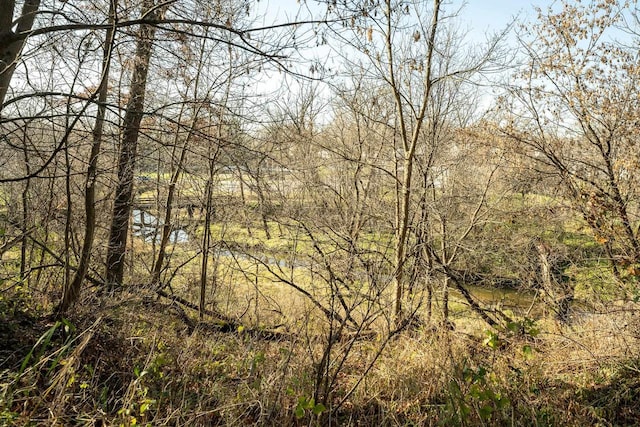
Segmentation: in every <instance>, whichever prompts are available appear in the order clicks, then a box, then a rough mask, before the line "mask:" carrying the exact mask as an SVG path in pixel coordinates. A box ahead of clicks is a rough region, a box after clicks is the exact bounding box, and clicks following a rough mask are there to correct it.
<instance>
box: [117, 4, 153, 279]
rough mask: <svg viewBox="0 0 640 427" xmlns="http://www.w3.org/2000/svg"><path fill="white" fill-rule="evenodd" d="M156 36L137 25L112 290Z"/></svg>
mask: <svg viewBox="0 0 640 427" xmlns="http://www.w3.org/2000/svg"><path fill="white" fill-rule="evenodd" d="M153 7H154V4H153V0H144V2H143V14H144V15H147V16H148V17H149V18H152V19H153V18H156V16H155V15H157V14H161V12H162V11H160V10H156V9H153ZM154 36H155V27H154V26H151V25H147V24H142V25H141V26H140V32H139V35H138V45H137V48H136V55H135V66H134V70H133V76H132V80H131V90H130V93H129V102H128V103H127V108H126V112H125V116H124V124H123V126H124V131H123V134H122V142H121V144H120V156H119V159H118V182H117V184H116V195H115V200H114V204H113V217H112V220H111V230H110V233H109V248H108V251H107V274H106V275H107V286H108V288H109V289H110V290H113V289H115V288H117V287H119V286H121V285H122V282H123V278H124V264H125V252H126V247H127V237H128V234H129V216H130V215H131V206H132V203H133V175H134V169H135V164H136V152H137V148H138V136H139V134H140V122H141V120H142V116H143V114H144V112H143V107H144V97H145V93H146V85H147V73H148V71H149V60H150V59H151V51H152V46H153V38H154Z"/></svg>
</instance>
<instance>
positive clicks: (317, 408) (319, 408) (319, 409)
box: [313, 403, 327, 415]
mask: <svg viewBox="0 0 640 427" xmlns="http://www.w3.org/2000/svg"><path fill="white" fill-rule="evenodd" d="M326 410H327V408H326V407H325V406H324V405H323V404H322V403H318V404H317V405H316V406H314V407H313V414H314V415H320V414H322V413H323V412H324V411H326Z"/></svg>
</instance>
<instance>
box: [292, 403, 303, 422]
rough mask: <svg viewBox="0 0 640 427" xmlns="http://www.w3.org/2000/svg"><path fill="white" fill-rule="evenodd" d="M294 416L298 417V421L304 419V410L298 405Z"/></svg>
mask: <svg viewBox="0 0 640 427" xmlns="http://www.w3.org/2000/svg"><path fill="white" fill-rule="evenodd" d="M294 414H295V415H296V418H298V419H300V418H302V417H304V408H303V407H302V406H300V405H299V404H298V405H297V406H296V410H295V412H294Z"/></svg>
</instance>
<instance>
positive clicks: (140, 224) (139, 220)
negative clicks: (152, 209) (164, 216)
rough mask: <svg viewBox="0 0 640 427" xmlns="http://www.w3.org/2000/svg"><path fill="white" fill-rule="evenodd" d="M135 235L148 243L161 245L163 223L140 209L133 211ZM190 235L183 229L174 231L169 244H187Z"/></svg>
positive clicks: (170, 235)
mask: <svg viewBox="0 0 640 427" xmlns="http://www.w3.org/2000/svg"><path fill="white" fill-rule="evenodd" d="M132 229H133V235H134V236H137V237H142V238H143V239H144V241H145V242H147V243H153V242H155V243H160V240H161V238H162V223H161V222H160V221H159V220H158V218H156V217H155V216H154V215H151V214H150V213H149V212H145V211H143V210H140V209H134V210H133V226H132ZM188 241H189V234H187V232H186V231H184V230H183V229H178V230H173V231H172V232H171V234H169V243H187V242H188Z"/></svg>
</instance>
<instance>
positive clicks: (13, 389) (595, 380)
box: [0, 292, 640, 426]
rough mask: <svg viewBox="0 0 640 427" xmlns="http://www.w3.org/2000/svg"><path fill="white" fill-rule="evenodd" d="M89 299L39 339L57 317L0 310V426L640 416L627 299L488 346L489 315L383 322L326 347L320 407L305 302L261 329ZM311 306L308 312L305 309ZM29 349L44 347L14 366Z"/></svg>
mask: <svg viewBox="0 0 640 427" xmlns="http://www.w3.org/2000/svg"><path fill="white" fill-rule="evenodd" d="M97 303H98V301H97V300H93V301H87V303H86V304H84V305H83V306H82V307H85V308H83V309H80V310H78V311H77V312H75V313H74V314H73V315H72V316H71V318H70V320H71V322H72V323H73V324H74V325H75V327H76V330H75V331H72V330H67V331H66V332H65V330H64V326H63V325H62V326H59V327H58V328H57V329H56V330H55V331H54V333H53V334H51V339H50V340H49V342H47V345H46V346H44V347H43V342H42V341H41V342H40V343H39V344H36V341H37V340H38V338H40V336H43V335H44V334H45V332H46V331H47V330H51V328H52V327H53V326H54V325H53V324H52V323H46V322H45V321H44V320H41V319H38V318H33V317H28V316H26V315H17V314H16V313H14V316H13V317H12V318H8V323H7V324H6V325H5V328H6V330H5V333H4V334H3V337H2V338H3V341H4V342H5V343H8V342H11V343H13V345H14V346H15V347H16V352H15V354H13V356H12V357H11V358H10V360H9V359H8V360H7V361H6V362H5V363H4V364H3V365H2V370H3V371H2V377H1V381H0V383H1V384H2V389H1V393H2V394H1V396H2V401H1V408H2V412H1V417H2V418H0V423H4V424H5V425H38V424H48V425H53V424H57V425H69V424H81V425H89V424H92V425H139V424H140V425H144V424H149V425H183V426H187V425H203V426H206V425H239V424H244V425H309V424H312V425H313V424H322V425H327V424H333V425H594V424H600V425H625V424H627V425H629V424H634V423H637V422H640V410H638V408H637V407H636V404H635V402H636V399H637V398H638V397H640V380H639V378H640V376H639V375H638V374H639V373H640V363H639V361H640V350H639V348H640V347H639V344H640V343H639V342H638V341H639V339H640V336H639V334H638V332H637V331H638V330H640V328H638V326H640V320H639V315H638V306H637V305H632V304H626V305H624V306H619V307H611V312H610V313H607V314H606V315H605V314H602V315H590V316H583V317H582V318H580V319H577V320H576V321H575V322H574V323H573V324H572V325H570V326H561V325H558V324H557V323H555V322H554V321H550V320H543V321H540V322H538V324H537V325H536V326H537V328H538V329H539V330H540V334H538V335H537V336H535V337H531V336H529V337H526V336H525V337H523V336H516V335H513V334H509V333H506V332H502V333H498V338H499V345H497V346H495V348H491V346H489V345H487V344H486V343H483V341H484V339H485V338H486V335H485V331H484V330H485V326H484V325H482V324H481V323H480V322H478V321H477V320H473V319H471V318H469V319H467V320H465V321H464V322H465V324H464V325H463V324H460V325H459V327H458V328H457V330H456V331H449V330H444V329H437V328H431V327H426V328H424V329H417V330H411V331H406V332H405V333H403V334H401V335H399V336H396V337H395V338H393V339H392V340H390V341H388V342H387V341H385V339H384V337H383V336H382V335H381V334H378V335H377V336H376V337H369V338H367V339H358V340H355V341H352V340H350V339H349V338H345V339H343V340H341V341H340V342H337V343H335V344H334V347H333V350H332V352H331V357H330V363H329V364H328V368H327V371H326V373H327V374H329V375H330V376H331V378H332V383H331V389H330V391H329V392H328V394H326V400H325V401H324V404H325V406H326V407H327V408H328V409H327V410H325V411H323V413H322V415H321V416H320V417H318V416H316V415H313V411H312V409H311V406H309V407H304V408H303V411H302V414H301V413H300V412H299V409H300V408H299V406H300V402H301V399H303V400H304V399H307V401H308V399H309V398H311V397H313V395H314V392H315V385H316V378H317V371H316V370H317V367H318V366H319V364H318V363H319V361H320V360H321V356H322V354H323V351H324V350H325V348H326V345H327V340H326V336H325V334H324V331H326V329H325V328H324V327H322V326H320V323H321V322H322V318H321V317H317V316H313V315H311V314H310V311H311V310H309V309H303V308H298V310H299V312H298V315H297V316H296V318H295V319H293V318H292V319H291V321H290V323H289V324H288V325H287V327H286V328H285V329H286V330H287V331H288V335H281V336H279V337H275V338H274V337H273V336H272V337H270V338H268V337H266V336H261V335H259V334H257V333H251V332H250V331H249V330H246V331H243V330H240V331H238V330H231V331H225V332H223V331H220V330H215V328H211V327H208V326H207V324H205V325H202V326H199V327H196V328H195V330H193V331H191V330H190V329H189V328H188V327H187V325H185V323H184V322H183V319H182V317H181V315H179V313H178V310H179V309H178V308H176V307H175V306H174V305H172V304H171V303H169V302H167V301H166V300H164V301H156V300H155V299H153V298H151V296H150V295H147V296H144V295H140V293H139V292H137V293H134V294H130V295H121V296H120V298H119V300H118V301H113V300H110V301H109V303H108V304H103V305H102V306H100V307H99V306H97V305H96V304H97ZM281 303H282V305H283V306H286V305H287V304H286V302H285V301H281ZM4 309H5V310H6V309H7V307H6V304H5V307H4ZM305 312H306V314H307V317H306V319H307V323H304V322H302V321H301V319H302V317H300V316H302V315H303V314H304V313H305ZM18 314H19V313H18ZM194 318H195V317H194ZM11 322H22V324H21V325H18V324H12V323H11ZM459 322H462V320H461V321H459ZM314 323H315V324H318V325H316V326H314ZM25 325H26V326H25ZM12 328H13V329H12ZM16 334H19V337H18V336H17V335H16ZM3 344H4V343H3ZM32 348H34V349H36V350H37V351H36V352H40V353H42V354H41V355H39V357H35V356H33V357H32V358H31V360H30V361H29V362H28V363H26V364H25V369H24V370H23V371H22V372H21V371H20V367H21V364H22V361H23V360H24V357H25V356H26V354H27V353H28V352H29V351H30V350H31V349H32ZM527 348H528V349H531V351H528V350H527ZM40 350H42V351H40ZM34 354H35V353H34ZM341 363H342V364H341ZM303 406H304V405H303ZM297 409H298V413H297V414H296V410H297ZM300 415H302V417H300V418H298V416H300Z"/></svg>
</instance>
